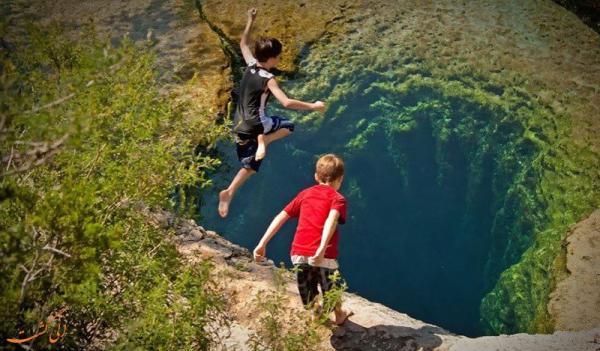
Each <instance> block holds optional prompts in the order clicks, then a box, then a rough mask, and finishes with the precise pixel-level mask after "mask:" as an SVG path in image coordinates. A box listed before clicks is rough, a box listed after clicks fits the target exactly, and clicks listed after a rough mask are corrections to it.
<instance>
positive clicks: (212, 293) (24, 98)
mask: <svg viewBox="0 0 600 351" xmlns="http://www.w3.org/2000/svg"><path fill="white" fill-rule="evenodd" d="M21 40H22V42H20V43H18V44H20V45H16V46H15V47H17V48H18V49H16V50H13V51H3V52H2V55H3V56H2V58H1V59H2V66H0V68H1V69H2V71H1V72H0V73H1V76H0V83H1V84H2V90H1V94H2V95H1V99H0V106H1V109H0V111H1V113H2V115H1V119H2V122H3V123H0V125H2V130H1V131H0V132H1V134H0V145H1V147H0V150H2V160H3V163H2V178H1V179H0V189H1V191H0V196H1V198H0V200H1V203H0V245H1V246H0V252H1V255H0V257H1V258H0V262H1V264H0V282H1V286H2V292H1V295H0V300H1V304H2V306H5V308H3V309H2V311H1V312H0V314H1V316H0V321H1V322H0V330H1V334H2V335H6V336H7V337H10V336H17V335H16V333H17V331H18V330H19V329H24V330H26V331H27V333H29V335H31V334H33V333H34V332H35V328H36V325H37V323H38V321H43V320H45V319H46V318H47V316H48V315H49V314H50V313H51V312H52V311H55V310H57V309H59V308H62V307H64V308H66V313H65V314H64V318H65V321H66V323H67V325H68V332H67V334H66V335H65V336H64V337H62V338H61V340H60V341H59V343H60V345H64V346H65V347H67V348H79V349H81V348H86V347H90V348H91V347H101V346H100V345H102V343H103V342H110V343H111V344H114V345H115V348H117V349H136V348H137V349H148V348H150V347H151V348H153V349H208V348H209V347H210V345H211V344H212V343H213V342H214V341H215V335H214V333H212V332H211V331H210V329H209V327H210V326H213V327H215V326H217V325H224V324H226V322H227V321H226V319H225V318H224V314H223V308H224V301H222V298H221V297H220V294H218V292H217V291H216V288H215V287H214V286H213V285H212V283H211V276H210V267H209V266H207V265H202V266H199V267H186V266H185V265H184V264H183V262H182V261H181V259H180V257H179V254H178V252H177V250H176V249H175V246H174V244H173V243H172V241H171V240H170V238H171V237H172V236H173V235H174V233H172V232H171V231H169V230H166V229H163V228H159V227H156V226H154V225H152V224H151V221H150V220H149V218H148V214H147V213H145V212H144V211H142V210H141V209H142V208H147V207H148V208H160V207H162V208H168V209H173V206H174V205H175V203H176V202H180V203H181V199H179V200H177V199H176V200H177V201H172V200H169V199H170V198H172V194H173V191H174V189H176V188H177V187H199V188H203V187H206V186H208V185H210V181H209V180H208V179H207V178H206V176H205V172H206V171H208V170H211V169H214V167H216V166H218V165H219V160H217V159H214V158H213V157H210V156H208V154H207V153H206V152H205V150H206V149H207V148H208V147H210V146H211V145H213V144H214V142H215V141H216V140H217V139H218V138H221V137H223V136H224V135H225V133H224V129H223V128H219V127H215V126H213V124H212V122H210V120H209V119H208V118H194V119H190V118H186V117H185V115H184V112H185V111H186V105H185V104H184V103H181V102H175V100H174V99H171V98H169V97H167V96H161V95H159V93H158V86H157V85H156V76H155V68H154V61H155V55H154V54H153V52H152V51H151V50H150V49H148V48H147V47H144V46H143V45H136V44H134V43H133V42H131V41H130V40H128V39H124V40H123V41H122V42H121V43H120V44H119V46H118V47H113V46H112V45H110V41H109V40H108V38H105V39H99V38H98V37H97V35H96V34H95V33H94V30H93V28H91V27H90V28H86V31H85V34H83V35H82V37H81V38H79V39H77V40H73V39H67V38H66V37H65V36H63V35H62V34H61V30H60V28H59V27H58V26H55V25H54V26H51V27H48V28H38V27H35V26H29V28H28V30H27V37H25V38H21ZM198 145H200V146H199V147H197V146H198ZM195 147H196V150H197V152H194V148H195ZM186 203H187V202H186ZM185 210H186V211H190V210H191V211H193V208H189V207H188V208H185ZM33 345H34V346H35V347H36V348H43V347H47V346H48V341H47V338H38V339H36V340H35V341H34V342H33Z"/></svg>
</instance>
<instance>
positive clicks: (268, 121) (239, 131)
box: [219, 9, 325, 217]
mask: <svg viewBox="0 0 600 351" xmlns="http://www.w3.org/2000/svg"><path fill="white" fill-rule="evenodd" d="M255 18H256V9H250V10H248V21H247V23H246V28H245V29H244V33H243V34H242V39H241V41H240V47H241V49H242V54H243V56H244V60H245V61H246V64H247V65H248V66H247V67H246V71H245V72H244V76H243V78H242V81H241V83H240V92H239V101H238V103H237V108H236V110H235V116H234V119H233V132H234V133H235V140H236V148H237V155H238V159H239V160H240V162H241V164H242V168H241V169H240V170H239V171H238V173H237V175H236V176H235V177H234V178H233V180H232V181H231V184H230V185H229V187H227V189H225V190H223V191H221V192H220V193H219V215H221V217H225V216H227V213H228V211H229V204H230V203H231V199H232V198H233V196H234V194H235V192H236V191H237V189H238V188H239V187H240V186H241V185H242V184H244V182H245V181H246V180H247V179H248V178H249V177H250V176H251V175H253V174H254V173H256V172H258V169H259V167H260V164H261V162H262V159H263V158H264V157H265V156H266V153H267V146H268V145H269V144H270V143H272V142H273V141H275V140H277V139H281V138H283V137H285V136H287V135H289V134H291V133H292V131H293V130H294V124H293V123H292V122H290V121H289V120H287V119H285V118H281V117H276V116H269V115H267V113H266V107H267V101H268V99H269V97H270V95H271V94H273V95H275V97H276V98H277V100H279V102H280V103H281V104H282V105H283V106H284V107H285V108H290V109H296V110H315V111H320V112H323V111H324V110H325V104H324V103H323V102H321V101H316V102H314V103H309V102H303V101H299V100H294V99H290V98H288V97H287V96H286V94H285V93H284V92H283V91H282V90H281V89H280V88H279V85H278V84H277V81H276V80H275V77H274V75H273V74H272V73H271V72H269V70H271V69H273V68H275V67H276V66H277V64H278V63H279V57H280V55H281V49H282V45H281V43H280V42H279V40H277V39H275V38H259V39H258V40H256V42H255V43H254V56H253V55H252V52H251V51H250V47H249V46H248V41H249V35H250V29H251V28H252V24H253V23H254V19H255Z"/></svg>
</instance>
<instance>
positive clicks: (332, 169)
mask: <svg viewBox="0 0 600 351" xmlns="http://www.w3.org/2000/svg"><path fill="white" fill-rule="evenodd" d="M315 172H316V174H317V180H318V181H319V182H322V183H332V182H334V181H336V180H338V179H340V178H341V177H342V176H343V175H344V160H342V159H341V158H340V157H339V156H337V155H335V154H327V155H323V156H321V157H319V160H318V161H317V166H316V170H315Z"/></svg>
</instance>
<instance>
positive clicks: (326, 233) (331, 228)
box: [309, 209, 340, 263]
mask: <svg viewBox="0 0 600 351" xmlns="http://www.w3.org/2000/svg"><path fill="white" fill-rule="evenodd" d="M339 218H340V212H339V211H338V210H335V209H332V210H330V211H329V215H328V216H327V219H326V220H325V225H323V234H322V235H321V243H320V244H319V248H318V249H317V251H316V252H315V255H314V256H313V257H311V258H310V260H309V263H311V261H313V262H314V263H318V262H319V261H320V260H322V259H323V258H324V257H325V249H326V248H327V245H328V244H329V241H330V240H331V238H332V237H333V233H334V232H335V228H336V227H337V224H338V220H339Z"/></svg>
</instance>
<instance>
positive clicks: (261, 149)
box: [254, 143, 267, 161]
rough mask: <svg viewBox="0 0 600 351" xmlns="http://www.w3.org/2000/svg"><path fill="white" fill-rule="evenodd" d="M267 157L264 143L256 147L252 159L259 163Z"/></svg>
mask: <svg viewBox="0 0 600 351" xmlns="http://www.w3.org/2000/svg"><path fill="white" fill-rule="evenodd" d="M265 156H267V146H266V145H265V144H264V143H258V147H257V148H256V156H254V159H255V160H256V161H260V160H262V159H263V158H265Z"/></svg>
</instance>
